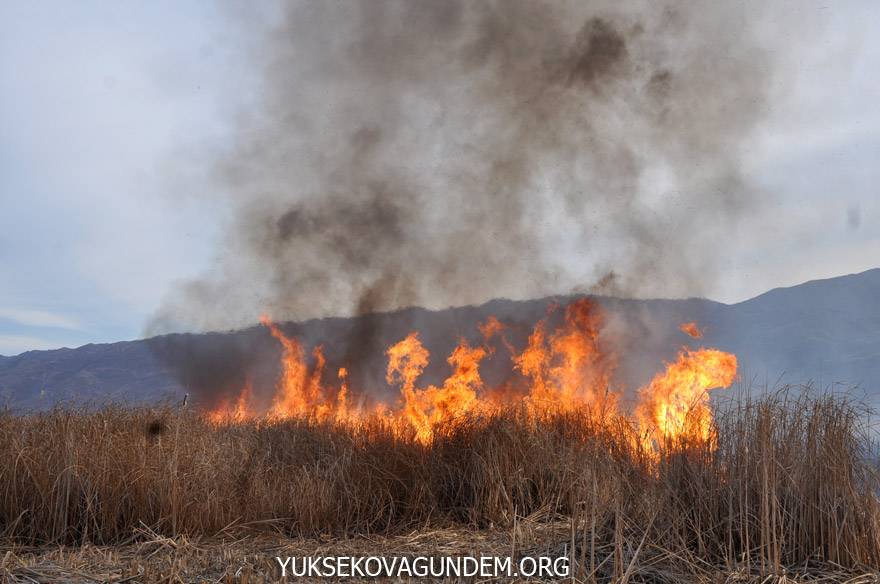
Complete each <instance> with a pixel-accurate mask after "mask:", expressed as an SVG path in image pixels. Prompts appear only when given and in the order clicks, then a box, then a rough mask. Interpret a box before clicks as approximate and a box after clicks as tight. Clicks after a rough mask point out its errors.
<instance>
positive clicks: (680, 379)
mask: <svg viewBox="0 0 880 584" xmlns="http://www.w3.org/2000/svg"><path fill="white" fill-rule="evenodd" d="M735 377H736V356H735V355H732V354H730V353H725V352H724V351H719V350H717V349H698V350H696V351H691V350H688V349H683V350H682V351H681V352H680V353H679V354H678V359H677V360H676V361H675V362H674V363H670V364H668V365H667V367H666V371H664V372H663V373H659V374H657V375H656V376H655V377H654V379H652V380H651V383H649V384H648V385H647V386H645V387H643V388H642V389H640V390H639V405H638V406H637V408H636V416H637V418H638V421H639V424H640V426H641V427H642V429H643V431H644V432H645V434H646V435H647V436H652V437H653V438H654V439H656V440H661V441H671V442H673V443H674V442H677V441H682V440H700V441H707V440H709V438H710V437H711V433H712V410H711V408H710V407H709V390H710V389H715V388H719V387H729V386H730V384H731V383H733V380H734V378H735Z"/></svg>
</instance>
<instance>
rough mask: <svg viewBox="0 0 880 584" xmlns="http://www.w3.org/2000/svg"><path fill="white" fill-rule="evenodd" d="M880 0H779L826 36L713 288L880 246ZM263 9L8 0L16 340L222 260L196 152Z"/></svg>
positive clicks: (64, 338)
mask: <svg viewBox="0 0 880 584" xmlns="http://www.w3.org/2000/svg"><path fill="white" fill-rule="evenodd" d="M877 6H878V5H877V4H875V3H872V2H867V1H866V2H845V3H844V2H839V3H827V4H823V3H820V2H816V3H800V4H795V3H787V4H780V5H779V13H780V14H782V16H783V18H780V19H779V20H778V21H777V22H776V24H775V25H776V26H780V27H784V22H785V18H784V15H785V10H798V11H803V12H807V13H809V20H810V22H811V25H810V26H813V27H815V32H814V33H812V34H815V42H811V43H807V44H805V46H804V48H803V49H802V50H801V51H800V52H799V54H798V56H797V59H796V60H795V61H794V62H793V66H792V69H791V70H790V71H787V72H786V74H787V76H786V79H785V83H786V84H787V86H790V91H787V96H786V97H785V98H784V99H783V100H779V101H777V102H776V103H775V104H774V106H773V107H774V109H773V111H772V112H770V115H769V119H768V122H767V123H766V124H764V125H763V126H762V127H761V128H760V129H759V132H758V135H757V136H756V137H755V142H754V149H753V151H752V153H751V155H750V157H749V161H748V172H749V174H750V178H751V179H752V180H754V181H755V182H756V183H757V184H759V185H760V186H761V187H762V188H763V189H766V190H767V191H768V192H773V193H774V199H775V200H776V201H778V213H777V214H775V215H773V216H766V217H765V218H764V219H761V218H758V219H755V220H754V221H751V222H750V223H749V224H748V225H747V226H746V227H745V228H744V230H743V232H742V233H741V234H740V235H741V236H740V237H738V238H737V241H735V242H731V247H730V249H729V250H726V251H725V254H724V256H723V257H721V258H719V261H720V262H721V263H722V264H723V267H724V270H722V271H723V273H724V274H725V275H724V276H723V277H722V278H721V279H720V280H719V281H718V282H717V283H716V284H715V286H714V288H713V290H712V291H711V292H710V293H709V296H710V297H712V298H714V299H717V300H721V301H728V302H731V301H738V300H743V299H746V298H748V297H750V296H753V295H755V294H758V293H761V292H763V291H765V290H767V289H769V288H773V287H776V286H783V285H792V284H796V283H799V282H802V281H804V280H808V279H812V278H820V277H829V276H834V275H839V274H843V273H850V272H856V271H861V270H864V269H868V268H872V267H878V266H880V188H878V185H880V165H878V161H880V108H878V107H877V105H876V104H877V103H880V77H878V75H877V71H880V34H878V33H880V9H878V7H877ZM241 9H242V8H241V7H239V10H241ZM243 16H244V15H243V14H242V13H240V12H239V13H236V11H235V10H230V9H223V10H218V8H217V4H216V3H212V2H207V1H195V0H194V1H191V2H171V1H165V2H157V1H153V2H125V1H121V2H109V1H105V2H87V1H84V2H76V3H70V2H20V3H15V2H4V3H0V267H2V272H0V354H2V355H12V354H17V353H19V352H22V351H25V350H30V349H45V348H55V347H61V346H78V345H81V344H84V343H88V342H107V341H116V340H124V339H131V338H137V337H139V336H141V335H142V333H143V330H144V325H145V322H146V321H147V320H148V319H149V317H150V315H151V314H153V313H154V311H155V310H156V308H157V306H158V305H159V304H160V302H161V300H162V298H163V295H165V294H166V293H167V292H168V290H169V288H170V286H171V285H172V284H173V283H174V282H177V281H180V280H185V279H187V278H190V277H194V276H196V275H198V274H199V273H202V272H204V271H205V270H207V269H209V268H210V266H211V259H212V254H213V251H214V250H215V249H216V242H217V239H218V237H219V236H220V234H221V231H222V228H223V225H224V220H225V219H226V217H225V215H224V214H225V213H226V211H227V210H226V209H223V208H218V207H216V206H213V205H211V204H210V203H209V202H210V201H211V199H210V198H208V197H199V196H194V195H196V194H198V193H199V192H200V191H201V190H204V189H208V188H211V187H210V186H209V184H210V181H209V180H208V178H207V176H206V173H207V169H205V168H203V167H202V166H203V165H200V164H196V163H195V162H193V164H187V158H188V157H190V156H192V153H193V152H197V151H199V152H204V151H209V150H210V149H213V148H223V146H224V144H226V143H227V141H228V140H229V139H231V138H230V135H231V124H232V121H233V120H234V118H235V115H236V112H238V111H240V109H241V108H242V107H243V106H244V105H245V104H246V103H247V102H248V99H249V98H250V97H251V96H252V92H253V90H254V89H253V88H254V87H255V83H254V72H253V71H252V68H251V67H248V66H247V63H246V61H245V59H244V57H243V51H242V47H243V45H244V44H245V43H246V42H247V39H246V38H242V37H241V36H240V34H241V32H240V30H241V29H240V28H239V27H236V26H232V24H233V23H232V22H231V19H234V18H236V17H243ZM784 34H785V32H784V31H783V30H780V35H783V36H784ZM768 250H770V251H768ZM658 295H663V291H658Z"/></svg>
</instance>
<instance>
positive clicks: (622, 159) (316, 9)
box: [151, 0, 772, 332]
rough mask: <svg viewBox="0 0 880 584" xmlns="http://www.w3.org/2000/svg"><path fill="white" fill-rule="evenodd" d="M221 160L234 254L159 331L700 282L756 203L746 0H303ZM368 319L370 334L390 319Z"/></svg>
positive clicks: (758, 94) (755, 90)
mask: <svg viewBox="0 0 880 584" xmlns="http://www.w3.org/2000/svg"><path fill="white" fill-rule="evenodd" d="M284 7H285V8H284V13H283V14H282V15H281V19H280V21H279V22H275V23H273V24H272V26H271V27H269V28H267V29H265V30H263V29H261V30H260V31H259V33H258V35H257V36H258V42H257V43H256V46H255V47H254V49H253V51H252V54H253V65H254V67H257V68H259V69H260V70H261V71H262V75H261V78H262V85H261V86H260V87H259V88H258V93H259V95H260V96H261V97H260V100H259V107H257V108H256V109H254V110H253V111H247V112H243V114H242V116H241V120H240V126H239V129H238V131H237V142H236V143H235V144H234V145H233V147H232V148H231V149H230V150H229V151H228V152H227V155H224V156H223V157H222V159H221V160H214V161H211V164H215V165H216V167H217V177H218V184H217V185H216V186H217V192H219V193H221V195H217V196H218V197H221V198H219V199H218V204H221V205H224V206H229V207H230V208H231V210H232V217H233V218H234V219H233V220H232V222H231V223H230V224H229V225H228V226H227V228H226V231H225V237H224V241H223V243H222V246H223V247H222V249H221V250H220V251H219V253H218V256H217V263H216V265H215V266H214V268H213V269H212V270H211V271H210V272H209V273H208V274H206V275H205V276H204V277H203V278H201V279H199V280H197V281H194V282H190V283H188V284H186V285H185V286H183V287H182V288H180V289H176V290H174V291H173V292H172V293H171V294H170V295H169V297H168V299H167V302H165V304H164V306H163V307H162V309H161V311H160V313H159V314H158V315H157V316H156V319H155V321H154V322H153V323H152V324H151V332H161V331H166V330H172V329H181V328H183V329H190V330H205V329H218V328H232V327H237V326H242V325H246V324H252V323H254V322H255V321H256V318H257V316H258V315H259V314H260V313H261V312H267V313H269V314H270V315H271V316H272V317H273V318H276V319H301V318H308V317H315V316H324V315H351V314H365V313H370V312H373V311H380V310H386V309H392V308H396V307H403V306H410V305H420V306H426V307H433V308H439V307H445V306H449V305H462V304H468V303H476V302H481V301H485V300H487V299H489V298H492V297H498V296H504V297H510V298H526V297H535V296H538V295H545V294H549V293H560V292H562V293H565V292H571V291H578V290H589V289H594V290H600V291H604V292H611V293H617V294H625V295H652V296H654V295H657V294H658V293H659V294H667V295H668V294H676V293H686V294H695V293H699V291H700V289H701V285H703V284H704V283H705V282H707V281H710V280H711V278H712V275H713V269H714V266H715V265H716V264H717V262H718V257H717V250H718V245H719V243H720V242H722V241H723V240H724V238H726V237H729V236H730V235H731V234H732V233H733V230H734V229H735V228H736V225H737V223H738V221H739V220H741V219H742V218H743V216H744V213H745V212H746V211H747V210H749V209H750V208H752V207H753V203H754V200H753V199H754V197H752V196H751V195H750V190H749V189H748V187H747V185H746V184H745V182H744V180H743V176H742V174H741V172H740V161H741V158H742V155H743V152H744V149H745V147H746V146H747V143H748V139H749V137H750V133H751V131H752V130H753V129H754V127H755V125H756V123H758V122H759V121H760V119H761V117H762V114H763V112H764V111H765V109H766V101H767V98H768V95H769V89H768V88H769V87H770V82H771V76H772V75H771V74H772V53H771V52H770V51H769V50H768V49H767V48H766V47H764V46H762V44H761V43H760V42H759V41H758V38H757V35H756V34H755V32H754V31H753V30H752V28H753V27H752V26H751V25H750V23H751V22H753V21H754V20H755V19H758V18H759V15H758V14H756V10H757V8H756V7H755V6H751V5H750V7H749V8H748V12H746V8H745V7H744V5H743V4H741V3H728V2H725V3H705V4H698V5H683V4H680V3H677V2H651V3H643V2H597V1H591V2H571V3H568V2H538V1H534V0H523V1H507V0H505V1H498V2H488V1H487V2H466V1H464V0H452V1H450V0H442V1H441V0H436V1H435V0H430V1H427V0H426V1H411V0H406V1H388V0H381V1H376V2H302V3H285V4H284ZM367 328H369V327H368V326H367Z"/></svg>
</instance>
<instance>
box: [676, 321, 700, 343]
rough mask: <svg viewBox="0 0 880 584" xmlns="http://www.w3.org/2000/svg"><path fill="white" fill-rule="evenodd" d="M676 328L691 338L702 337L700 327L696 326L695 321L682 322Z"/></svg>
mask: <svg viewBox="0 0 880 584" xmlns="http://www.w3.org/2000/svg"><path fill="white" fill-rule="evenodd" d="M678 330H680V331H681V332H683V333H684V334H686V335H687V336H689V337H691V338H692V339H702V338H703V331H702V330H700V327H699V326H697V323H695V322H693V321H692V322H683V323H681V325H680V326H679V327H678Z"/></svg>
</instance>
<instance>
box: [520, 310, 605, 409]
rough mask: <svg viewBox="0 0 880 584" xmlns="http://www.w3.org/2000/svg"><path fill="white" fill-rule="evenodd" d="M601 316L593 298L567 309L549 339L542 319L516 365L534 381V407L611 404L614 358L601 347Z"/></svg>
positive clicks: (555, 407)
mask: <svg viewBox="0 0 880 584" xmlns="http://www.w3.org/2000/svg"><path fill="white" fill-rule="evenodd" d="M602 325H603V318H602V314H601V313H600V312H599V310H598V307H597V305H596V304H595V303H594V302H593V301H591V300H589V299H586V298H584V299H581V300H577V301H575V302H573V303H571V304H569V305H568V307H566V309H565V322H564V324H563V325H562V327H560V328H559V329H558V330H556V331H555V332H554V333H553V334H551V335H550V336H549V337H548V335H547V333H546V331H545V328H546V320H542V321H540V322H538V324H537V325H536V326H535V328H534V330H533V332H532V335H531V336H530V337H529V343H528V346H527V347H526V349H525V350H524V351H523V352H522V353H521V354H520V355H518V356H515V357H514V363H515V367H516V368H517V369H518V370H519V371H520V372H521V373H522V374H523V375H525V376H526V377H528V378H530V379H531V385H530V391H529V401H530V402H531V404H532V405H533V406H534V407H539V408H541V409H546V408H553V409H563V410H569V409H573V408H575V407H579V406H583V405H596V404H599V403H604V404H605V405H613V404H612V402H613V399H612V400H611V402H609V401H608V400H609V398H611V394H610V392H609V390H610V379H611V372H612V369H613V361H612V360H611V359H610V358H609V357H608V356H607V354H605V353H604V352H603V351H601V350H600V346H599V331H600V329H601V328H602Z"/></svg>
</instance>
